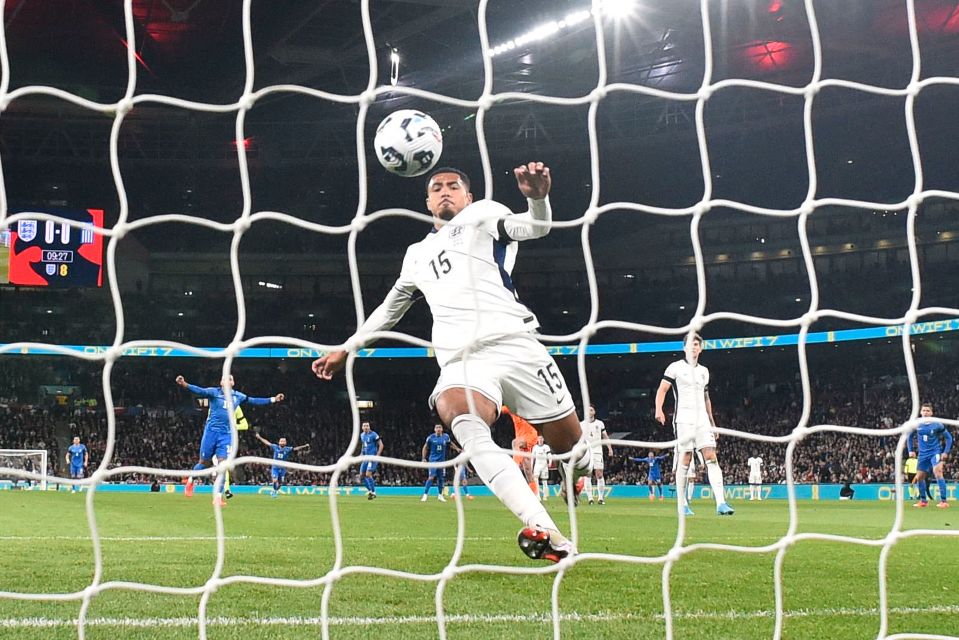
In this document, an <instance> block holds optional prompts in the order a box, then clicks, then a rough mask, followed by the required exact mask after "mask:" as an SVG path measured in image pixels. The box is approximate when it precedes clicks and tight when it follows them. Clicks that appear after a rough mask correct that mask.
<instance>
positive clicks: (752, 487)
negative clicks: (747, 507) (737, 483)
mask: <svg viewBox="0 0 959 640" xmlns="http://www.w3.org/2000/svg"><path fill="white" fill-rule="evenodd" d="M746 464H747V465H749V499H750V500H762V499H763V459H762V458H761V457H760V456H758V455H755V456H752V457H751V458H749V460H746Z"/></svg>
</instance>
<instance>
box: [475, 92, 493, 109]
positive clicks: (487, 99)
mask: <svg viewBox="0 0 959 640" xmlns="http://www.w3.org/2000/svg"><path fill="white" fill-rule="evenodd" d="M477 103H478V104H479V108H480V111H489V110H490V109H492V108H493V105H494V104H496V101H495V100H493V96H491V95H482V96H480V98H479V100H477Z"/></svg>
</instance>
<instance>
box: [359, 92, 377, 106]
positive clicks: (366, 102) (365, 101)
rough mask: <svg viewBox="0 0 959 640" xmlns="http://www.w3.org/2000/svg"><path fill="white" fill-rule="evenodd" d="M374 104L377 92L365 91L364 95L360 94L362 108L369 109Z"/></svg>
mask: <svg viewBox="0 0 959 640" xmlns="http://www.w3.org/2000/svg"><path fill="white" fill-rule="evenodd" d="M374 102H376V92H375V91H370V90H367V91H364V92H363V93H361V94H360V106H361V107H368V106H370V105H371V104H373V103H374Z"/></svg>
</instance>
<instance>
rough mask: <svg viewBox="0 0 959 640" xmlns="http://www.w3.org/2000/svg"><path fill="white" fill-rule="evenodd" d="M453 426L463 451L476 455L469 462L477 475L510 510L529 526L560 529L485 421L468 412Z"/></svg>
mask: <svg viewBox="0 0 959 640" xmlns="http://www.w3.org/2000/svg"><path fill="white" fill-rule="evenodd" d="M450 427H451V429H452V431H453V435H454V436H456V439H457V440H459V443H460V446H462V447H463V450H464V451H465V452H466V453H467V454H469V455H470V456H473V457H471V458H470V462H471V463H472V464H473V468H474V469H475V470H476V475H478V476H479V477H480V478H481V479H482V480H483V482H485V483H486V486H487V487H489V488H490V491H492V492H493V495H495V496H496V497H497V498H499V499H500V502H502V503H503V504H504V505H506V508H507V509H509V510H510V511H512V512H513V514H514V515H516V517H517V518H519V519H520V520H521V521H522V522H523V524H524V525H526V526H528V527H529V526H535V527H539V528H541V529H553V530H557V527H556V523H555V522H553V519H552V518H551V517H550V515H549V513H547V511H546V508H545V507H544V506H543V505H542V503H540V501H539V497H538V496H536V495H533V492H532V491H530V490H529V484H527V483H526V479H525V478H524V477H523V472H522V471H520V469H519V466H517V464H516V463H515V462H513V458H512V456H510V455H509V453H507V452H506V451H505V450H504V449H501V448H500V447H498V446H497V445H496V443H495V442H493V438H492V437H491V436H490V430H489V427H488V426H487V425H486V423H485V422H483V421H482V420H480V419H479V418H477V417H476V416H474V415H472V414H469V413H467V414H464V415H461V416H457V417H456V418H454V419H453V424H452V425H450Z"/></svg>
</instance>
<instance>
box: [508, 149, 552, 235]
mask: <svg viewBox="0 0 959 640" xmlns="http://www.w3.org/2000/svg"><path fill="white" fill-rule="evenodd" d="M513 175H514V176H516V186H517V187H519V190H520V193H522V194H523V195H524V196H526V198H527V199H528V200H529V210H528V211H526V212H525V213H520V214H516V215H512V216H507V217H506V218H504V219H503V220H502V222H501V226H500V233H501V234H502V233H503V232H505V234H506V236H507V239H509V240H518V241H522V240H535V239H536V238H542V237H543V236H545V235H546V234H548V233H549V231H550V228H551V226H552V223H553V210H552V208H551V207H550V204H549V198H548V196H549V190H550V186H551V185H552V179H551V178H550V173H549V167H547V166H546V165H544V164H543V163H542V162H530V163H528V164H524V165H520V166H518V167H516V168H515V169H513ZM533 221H535V222H538V223H541V224H532V222H533Z"/></svg>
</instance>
